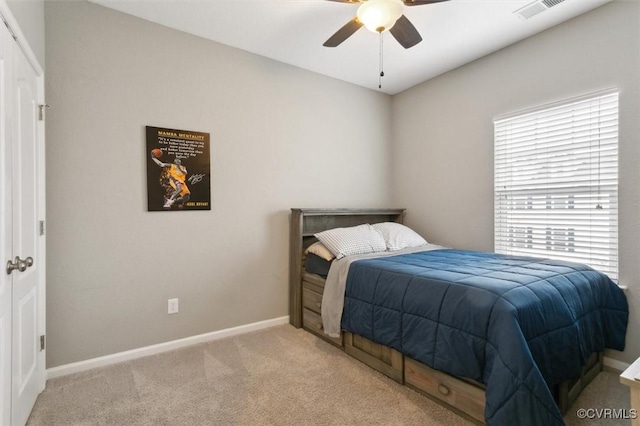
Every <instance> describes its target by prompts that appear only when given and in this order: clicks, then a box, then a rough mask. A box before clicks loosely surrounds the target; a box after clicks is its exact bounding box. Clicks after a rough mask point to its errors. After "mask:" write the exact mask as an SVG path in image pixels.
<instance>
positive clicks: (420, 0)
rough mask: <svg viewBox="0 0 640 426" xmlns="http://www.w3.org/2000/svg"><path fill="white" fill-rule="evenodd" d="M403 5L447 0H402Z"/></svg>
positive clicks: (418, 4)
mask: <svg viewBox="0 0 640 426" xmlns="http://www.w3.org/2000/svg"><path fill="white" fill-rule="evenodd" d="M331 1H340V0H331ZM403 1H404V5H405V6H420V5H423V4H431V3H440V2H443V1H449V0H403Z"/></svg>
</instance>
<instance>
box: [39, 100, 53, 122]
mask: <svg viewBox="0 0 640 426" xmlns="http://www.w3.org/2000/svg"><path fill="white" fill-rule="evenodd" d="M38 107H39V108H40V112H39V113H38V120H39V121H44V110H45V108H50V107H49V105H47V104H42V105H38Z"/></svg>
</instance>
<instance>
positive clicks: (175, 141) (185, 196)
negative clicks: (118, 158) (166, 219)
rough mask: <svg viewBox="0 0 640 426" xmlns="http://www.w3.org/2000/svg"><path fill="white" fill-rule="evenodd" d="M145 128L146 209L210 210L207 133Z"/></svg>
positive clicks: (209, 165) (209, 161)
mask: <svg viewBox="0 0 640 426" xmlns="http://www.w3.org/2000/svg"><path fill="white" fill-rule="evenodd" d="M146 128H147V152H146V157H147V160H146V161H147V201H148V204H147V205H148V210H149V211H180V210H211V160H210V151H209V133H202V132H194V131H191V130H176V129H164V128H161V127H151V126H146Z"/></svg>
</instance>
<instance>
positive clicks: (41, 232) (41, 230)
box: [40, 220, 44, 236]
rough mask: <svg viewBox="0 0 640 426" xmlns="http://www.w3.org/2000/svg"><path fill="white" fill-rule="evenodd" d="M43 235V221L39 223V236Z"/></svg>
mask: <svg viewBox="0 0 640 426" xmlns="http://www.w3.org/2000/svg"><path fill="white" fill-rule="evenodd" d="M42 235H44V220H41V221H40V236H42Z"/></svg>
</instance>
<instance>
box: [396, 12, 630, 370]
mask: <svg viewBox="0 0 640 426" xmlns="http://www.w3.org/2000/svg"><path fill="white" fill-rule="evenodd" d="M638 40H640V4H639V3H637V2H631V1H614V2H612V3H610V4H607V5H605V6H602V7H600V8H598V9H595V10H594V11H592V12H590V13H587V14H585V15H582V16H580V17H577V18H575V19H573V20H571V21H569V22H566V23H564V24H561V25H559V26H557V27H554V28H552V29H550V30H548V31H545V32H543V33H541V34H538V35H536V36H534V37H532V38H529V39H527V40H524V41H522V42H520V43H518V44H516V45H513V46H510V47H508V48H505V49H503V50H501V51H499V52H497V53H494V54H492V55H490V56H487V57H485V58H482V59H480V60H477V61H475V62H473V63H471V64H468V65H466V66H463V67H460V68H458V69H456V70H454V71H451V72H449V73H447V74H444V75H442V76H440V77H437V78H435V79H432V80H430V81H428V82H426V83H423V84H422V85H420V86H417V87H415V88H412V89H409V90H407V91H405V92H403V93H401V94H399V95H396V96H394V97H393V99H392V114H393V119H392V125H393V146H394V151H393V166H392V170H393V180H394V186H393V188H394V194H395V197H394V200H393V203H394V205H402V206H404V207H407V209H408V212H409V214H408V216H407V223H408V224H409V225H412V226H413V227H415V228H416V229H417V230H418V231H420V232H421V233H422V234H423V235H425V236H426V238H427V240H430V241H432V242H437V243H441V244H444V245H448V246H452V247H457V248H464V249H476V250H486V251H490V250H493V118H494V117H496V116H499V115H501V114H506V113H510V112H515V111H519V110H522V109H526V108H530V107H533V106H536V105H543V104H547V103H550V102H554V101H558V100H562V99H566V98H570V97H573V96H577V95H581V94H587V93H591V92H595V91H598V90H601V89H608V88H613V87H617V88H618V89H619V90H620V128H619V138H620V176H619V178H620V190H619V195H620V205H619V209H620V212H619V221H620V232H619V234H620V282H621V284H623V285H626V286H629V291H628V293H627V296H628V300H629V303H630V311H631V317H630V323H629V329H630V330H631V331H630V332H629V333H628V334H627V337H628V338H627V349H626V350H625V352H624V353H622V354H621V353H617V352H615V353H614V352H612V353H610V354H608V355H609V356H611V357H614V358H618V359H620V360H623V361H626V362H631V361H633V360H635V358H636V357H638V356H640V339H639V338H638V337H637V336H638V333H637V330H638V328H639V327H640V317H639V315H640V261H639V259H638V254H639V253H640V185H639V182H640V167H638V164H640V140H639V138H640V137H639V135H640V120H639V117H640V48H639V44H638ZM416 117H420V118H419V119H416Z"/></svg>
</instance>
